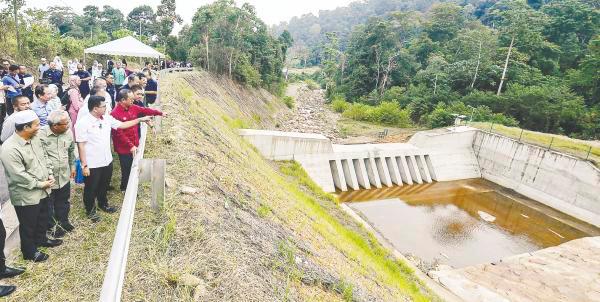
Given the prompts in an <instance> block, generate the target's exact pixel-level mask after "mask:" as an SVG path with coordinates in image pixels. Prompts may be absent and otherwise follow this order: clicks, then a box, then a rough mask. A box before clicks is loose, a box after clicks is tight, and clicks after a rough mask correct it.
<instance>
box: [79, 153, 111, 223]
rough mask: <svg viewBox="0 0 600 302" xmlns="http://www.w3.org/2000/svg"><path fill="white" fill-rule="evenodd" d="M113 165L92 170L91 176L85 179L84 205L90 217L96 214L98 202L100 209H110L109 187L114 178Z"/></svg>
mask: <svg viewBox="0 0 600 302" xmlns="http://www.w3.org/2000/svg"><path fill="white" fill-rule="evenodd" d="M112 170H113V165H112V163H110V164H108V166H104V167H98V168H91V169H90V175H89V176H86V177H84V178H83V183H84V184H85V186H84V188H83V204H84V206H85V212H86V213H87V214H88V215H91V214H94V213H96V200H98V207H101V208H105V207H108V197H107V196H106V195H107V193H108V186H109V185H110V179H111V178H112Z"/></svg>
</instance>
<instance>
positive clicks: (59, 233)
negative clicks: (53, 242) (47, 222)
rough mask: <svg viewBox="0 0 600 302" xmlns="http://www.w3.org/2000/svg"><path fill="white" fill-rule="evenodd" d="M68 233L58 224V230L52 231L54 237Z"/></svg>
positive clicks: (60, 236)
mask: <svg viewBox="0 0 600 302" xmlns="http://www.w3.org/2000/svg"><path fill="white" fill-rule="evenodd" d="M66 234H67V233H66V232H65V231H64V230H63V229H62V228H61V227H59V226H56V230H54V232H52V237H54V238H62V237H65V235H66Z"/></svg>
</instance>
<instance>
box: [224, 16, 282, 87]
mask: <svg viewBox="0 0 600 302" xmlns="http://www.w3.org/2000/svg"><path fill="white" fill-rule="evenodd" d="M239 25H240V16H238V18H237V21H236V22H235V29H234V30H233V35H232V37H231V39H232V40H233V39H234V38H235V33H236V32H237V29H238V26H239ZM233 44H235V41H232V43H231V45H232V46H233ZM234 51H235V48H234V47H232V48H231V53H230V54H229V78H230V79H232V77H231V66H232V65H231V62H232V61H233V52H234ZM285 79H286V81H287V73H286V74H285Z"/></svg>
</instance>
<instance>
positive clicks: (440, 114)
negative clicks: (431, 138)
mask: <svg viewBox="0 0 600 302" xmlns="http://www.w3.org/2000/svg"><path fill="white" fill-rule="evenodd" d="M453 122H454V117H453V116H452V113H451V112H450V111H448V108H447V106H446V104H444V103H438V104H437V106H435V109H433V111H432V112H431V113H430V114H429V115H428V116H427V125H428V126H429V127H430V128H440V127H446V126H450V125H452V123H453Z"/></svg>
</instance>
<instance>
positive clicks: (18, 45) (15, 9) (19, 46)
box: [13, 0, 21, 58]
mask: <svg viewBox="0 0 600 302" xmlns="http://www.w3.org/2000/svg"><path fill="white" fill-rule="evenodd" d="M13 14H14V17H15V33H16V36H17V58H18V57H20V54H21V34H20V33H19V18H18V14H17V0H13Z"/></svg>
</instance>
